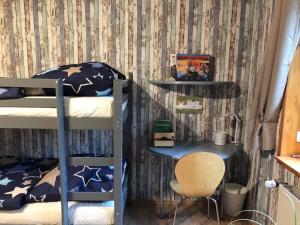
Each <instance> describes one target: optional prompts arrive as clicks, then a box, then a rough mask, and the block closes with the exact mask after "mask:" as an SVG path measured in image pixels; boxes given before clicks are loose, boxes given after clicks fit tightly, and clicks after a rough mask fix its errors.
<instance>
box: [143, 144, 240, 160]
mask: <svg viewBox="0 0 300 225" xmlns="http://www.w3.org/2000/svg"><path fill="white" fill-rule="evenodd" d="M241 149H242V145H235V144H226V145H215V144H213V143H211V142H194V143H181V144H176V145H175V146H174V147H172V148H165V147H149V151H151V152H153V153H155V154H158V155H160V156H163V157H168V158H172V159H175V160H177V159H180V158H182V157H183V156H185V155H188V154H190V153H193V152H211V153H214V154H217V155H218V156H220V157H221V158H222V159H223V160H227V159H229V158H230V157H231V156H232V155H234V154H235V153H236V152H237V151H238V150H241Z"/></svg>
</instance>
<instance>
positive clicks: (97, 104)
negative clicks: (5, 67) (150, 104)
mask: <svg viewBox="0 0 300 225" xmlns="http://www.w3.org/2000/svg"><path fill="white" fill-rule="evenodd" d="M129 82H130V81H129V80H119V79H116V80H113V94H112V95H111V96H99V97H98V96H97V97H77V96H76V97H65V96H64V95H63V83H62V80H61V79H28V78H0V87H23V88H49V89H55V93H56V94H55V96H26V97H21V98H15V99H1V100H0V128H24V129H27V128H28V129H58V127H59V125H60V124H59V122H58V121H59V117H63V120H64V122H65V127H66V128H68V129H113V128H114V124H115V123H114V122H113V121H114V120H118V121H122V123H123V122H124V121H125V120H126V119H127V117H128V111H129V107H128V105H129V103H128V100H129V99H128V93H124V90H125V89H127V90H128V88H129ZM127 92H128V91H127Z"/></svg>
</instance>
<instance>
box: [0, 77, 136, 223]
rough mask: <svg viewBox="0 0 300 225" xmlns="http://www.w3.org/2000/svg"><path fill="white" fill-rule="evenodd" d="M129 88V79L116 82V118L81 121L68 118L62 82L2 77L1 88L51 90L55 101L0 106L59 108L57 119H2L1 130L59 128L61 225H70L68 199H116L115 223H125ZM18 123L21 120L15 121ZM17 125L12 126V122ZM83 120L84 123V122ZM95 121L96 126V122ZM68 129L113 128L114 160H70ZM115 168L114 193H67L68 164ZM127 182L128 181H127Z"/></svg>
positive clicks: (9, 102) (13, 101) (3, 102)
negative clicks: (125, 129) (125, 91)
mask: <svg viewBox="0 0 300 225" xmlns="http://www.w3.org/2000/svg"><path fill="white" fill-rule="evenodd" d="M129 86H130V80H114V81H113V90H114V92H113V97H114V102H113V116H112V117H111V118H96V119H95V118H78V119H72V118H67V117H65V110H64V97H63V84H62V80H61V79H58V80H53V79H27V78H0V87H26V88H52V89H55V90H56V96H55V97H56V98H47V99H45V98H38V97H37V98H35V99H32V98H30V99H27V98H19V99H8V100H0V108H1V107H32V108H39V107H41V108H56V109H57V117H56V118H25V117H24V118H23V117H22V118H15V117H12V118H4V117H2V118H1V117H0V128H42V129H43V128H44V129H57V130H58V138H59V142H58V144H59V167H60V174H61V176H60V184H61V204H62V205H61V207H62V224H63V225H67V224H68V200H75V201H99V200H114V211H115V214H114V223H115V224H116V225H122V224H123V212H124V202H123V201H124V199H123V198H125V197H123V188H122V187H123V182H122V180H123V179H122V178H123V177H122V172H123V168H122V159H123V132H122V131H123V129H122V127H123V123H124V121H125V120H126V118H127V117H128V114H129V109H128V108H129V107H126V109H125V111H124V112H123V109H122V103H123V102H124V101H128V100H129V95H128V94H123V89H124V88H126V87H129ZM16 120H18V121H17V122H16ZM13 121H14V123H13V124H17V125H11V122H13ZM83 121H84V122H83ZM95 121H96V123H95ZM67 128H71V129H84V128H88V129H111V130H113V146H114V148H113V153H114V157H69V152H68V151H67V145H66V140H65V132H66V129H67ZM68 164H70V165H88V166H108V165H113V166H114V192H109V193H102V192H68V190H67V187H68V182H67V165H68ZM125 180H126V179H125Z"/></svg>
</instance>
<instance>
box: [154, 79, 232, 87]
mask: <svg viewBox="0 0 300 225" xmlns="http://www.w3.org/2000/svg"><path fill="white" fill-rule="evenodd" d="M149 83H150V84H154V85H195V86H206V85H229V84H234V82H232V81H175V80H149Z"/></svg>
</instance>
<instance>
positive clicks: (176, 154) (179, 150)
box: [149, 142, 242, 218]
mask: <svg viewBox="0 0 300 225" xmlns="http://www.w3.org/2000/svg"><path fill="white" fill-rule="evenodd" d="M241 149H242V145H234V144H226V145H222V146H219V145H215V144H213V143H210V142H205V143H204V142H196V143H183V144H177V145H175V146H174V147H172V148H162V147H149V151H150V152H152V153H154V154H156V155H158V156H159V157H160V208H159V215H160V218H163V177H164V174H163V158H164V157H166V158H171V159H173V160H178V159H180V158H181V157H183V156H185V155H187V154H190V153H193V152H211V153H215V154H217V155H219V156H220V157H221V158H222V159H223V160H224V161H225V164H227V163H226V162H227V161H228V159H230V158H231V157H232V156H233V155H234V154H235V153H236V152H237V151H238V150H241ZM227 167H228V166H227V165H226V168H227ZM225 177H226V173H225V176H224V178H223V180H222V192H223V190H224V187H225ZM223 202H224V195H223V193H222V200H221V216H222V215H223V205H224V204H223Z"/></svg>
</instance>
